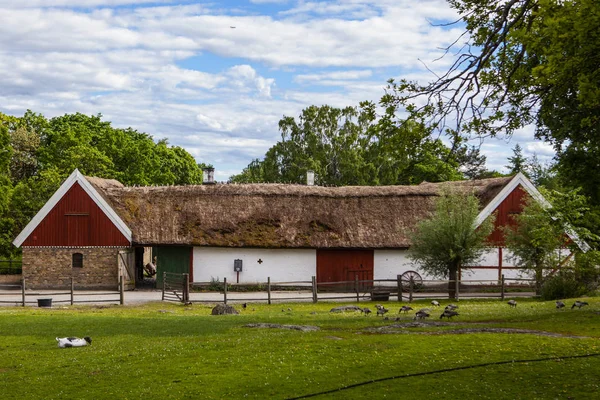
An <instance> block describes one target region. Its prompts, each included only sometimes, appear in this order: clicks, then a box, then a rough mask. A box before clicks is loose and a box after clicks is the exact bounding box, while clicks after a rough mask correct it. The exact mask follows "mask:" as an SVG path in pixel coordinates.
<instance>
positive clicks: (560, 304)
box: [556, 300, 565, 308]
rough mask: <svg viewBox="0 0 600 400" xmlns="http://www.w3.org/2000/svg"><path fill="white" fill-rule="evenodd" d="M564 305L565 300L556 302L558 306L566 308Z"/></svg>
mask: <svg viewBox="0 0 600 400" xmlns="http://www.w3.org/2000/svg"><path fill="white" fill-rule="evenodd" d="M564 307H565V303H564V302H562V301H560V300H558V301H557V302H556V308H564Z"/></svg>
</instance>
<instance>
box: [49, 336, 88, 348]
mask: <svg viewBox="0 0 600 400" xmlns="http://www.w3.org/2000/svg"><path fill="white" fill-rule="evenodd" d="M56 341H57V342H58V347H60V348H65V347H82V346H87V345H88V344H92V338H91V337H89V336H86V337H84V338H83V339H80V338H76V337H63V338H58V337H57V338H56Z"/></svg>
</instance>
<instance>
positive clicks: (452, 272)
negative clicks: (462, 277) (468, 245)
mask: <svg viewBox="0 0 600 400" xmlns="http://www.w3.org/2000/svg"><path fill="white" fill-rule="evenodd" d="M448 278H449V279H450V282H448V298H449V299H455V298H456V279H458V268H450V269H449V270H448Z"/></svg>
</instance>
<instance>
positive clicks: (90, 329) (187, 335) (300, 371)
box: [0, 298, 600, 399]
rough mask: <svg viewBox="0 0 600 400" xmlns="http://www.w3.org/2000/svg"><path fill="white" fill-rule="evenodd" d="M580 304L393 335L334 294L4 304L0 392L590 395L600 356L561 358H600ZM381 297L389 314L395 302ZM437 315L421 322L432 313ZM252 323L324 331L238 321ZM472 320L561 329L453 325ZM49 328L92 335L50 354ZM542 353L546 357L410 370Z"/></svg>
mask: <svg viewBox="0 0 600 400" xmlns="http://www.w3.org/2000/svg"><path fill="white" fill-rule="evenodd" d="M587 300H588V302H589V303H590V305H589V306H588V307H586V308H582V309H581V310H570V309H568V310H560V311H559V310H556V309H555V308H554V302H540V301H534V300H519V304H518V306H517V308H516V309H511V308H510V307H509V306H508V305H506V303H505V302H499V301H497V300H489V301H481V300H479V301H461V302H460V309H459V312H460V314H461V315H460V316H459V317H457V318H456V319H455V320H453V321H451V322H453V323H457V324H458V325H447V326H439V327H436V326H427V327H419V328H405V329H395V330H393V331H392V333H376V332H375V331H373V330H372V328H377V327H382V326H387V325H392V324H394V323H395V322H393V321H389V320H388V321H384V320H383V318H381V317H376V316H374V315H371V316H369V317H364V316H362V315H360V314H358V313H344V314H332V313H329V310H330V309H331V308H332V307H334V306H336V305H338V304H333V303H319V304H310V303H303V304H274V305H266V304H251V305H249V307H248V309H246V310H241V307H238V308H240V310H241V315H228V316H211V315H210V311H211V306H207V305H198V304H195V305H193V306H191V307H184V306H182V305H177V304H167V303H153V304H147V305H143V306H135V307H134V306H132V307H120V306H111V307H102V308H98V307H93V306H86V307H82V306H77V307H65V308H53V309H40V308H29V307H26V308H18V307H1V308H0V393H2V394H1V397H2V399H74V398H77V399H102V398H111V399H138V398H144V399H167V398H189V399H200V398H202V399H221V398H228V399H237V398H260V399H262V398H280V399H283V398H293V397H297V396H303V395H308V394H312V393H319V392H324V391H334V390H336V389H340V388H344V387H346V386H350V385H356V384H360V383H362V382H368V381H371V380H377V379H382V378H388V377H398V378H397V379H389V380H382V381H379V382H373V383H367V384H364V385H359V386H356V387H353V388H349V389H347V390H339V391H334V392H332V393H328V394H324V395H320V396H316V397H314V398H318V399H331V398H340V399H362V398H373V399H379V398H386V397H389V398H403V399H426V398H444V399H468V398H482V399H515V398H527V399H555V398H557V399H567V398H575V399H591V398H596V396H597V393H598V391H599V390H600V357H597V356H595V357H587V358H577V359H569V358H565V357H568V356H574V355H586V354H592V353H600V314H599V313H600V299H597V298H591V299H587ZM445 303H447V302H442V304H445ZM568 304H571V302H568ZM361 305H364V306H369V307H370V308H371V309H372V310H374V309H375V308H374V305H373V304H372V303H361ZM386 306H387V307H388V308H390V309H391V310H392V311H391V312H390V314H388V315H389V316H392V317H394V318H395V317H396V316H398V314H396V313H397V311H398V308H399V304H398V303H395V302H389V303H386ZM427 306H428V303H426V302H422V303H418V302H417V303H416V305H413V307H414V308H415V309H417V308H418V307H427ZM288 307H290V308H291V309H292V311H291V312H289V311H287V308H288ZM282 309H283V310H286V311H285V312H282ZM440 313H441V311H438V310H435V311H434V313H433V316H432V317H433V318H432V320H431V321H436V322H439V319H438V317H439V314H440ZM401 318H403V321H401V322H409V321H412V315H408V316H403V315H401ZM257 322H268V323H276V324H297V325H316V326H319V327H320V328H321V329H320V330H319V331H316V332H300V331H293V330H284V329H257V328H246V327H244V325H245V324H248V323H257ZM481 327H485V328H490V327H496V328H518V329H530V330H537V331H546V332H553V333H557V334H561V335H565V336H564V337H548V336H540V335H535V334H506V333H473V334H453V333H452V330H454V329H458V328H481ZM430 333H442V334H430ZM567 335H575V336H583V338H573V337H568V336H567ZM56 336H91V337H92V339H93V343H92V345H91V346H88V347H83V348H71V349H59V348H58V347H57V346H56V342H55V340H54V338H55V337H56ZM557 357H563V358H559V359H556V358H557ZM543 358H553V359H551V360H548V361H537V362H528V363H520V362H515V363H510V364H502V365H491V366H486V367H477V368H471V369H462V370H455V371H445V372H439V373H433V374H428V375H421V376H412V377H411V376H406V375H410V374H422V373H427V372H434V371H440V370H447V369H451V368H460V367H468V366H474V365H478V364H484V363H493V362H504V361H512V360H515V361H519V360H528V359H543Z"/></svg>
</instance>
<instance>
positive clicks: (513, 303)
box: [506, 300, 517, 307]
mask: <svg viewBox="0 0 600 400" xmlns="http://www.w3.org/2000/svg"><path fill="white" fill-rule="evenodd" d="M506 304H508V305H509V306H511V307H516V306H517V301H516V300H509V301H508V302H507V303H506Z"/></svg>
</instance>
